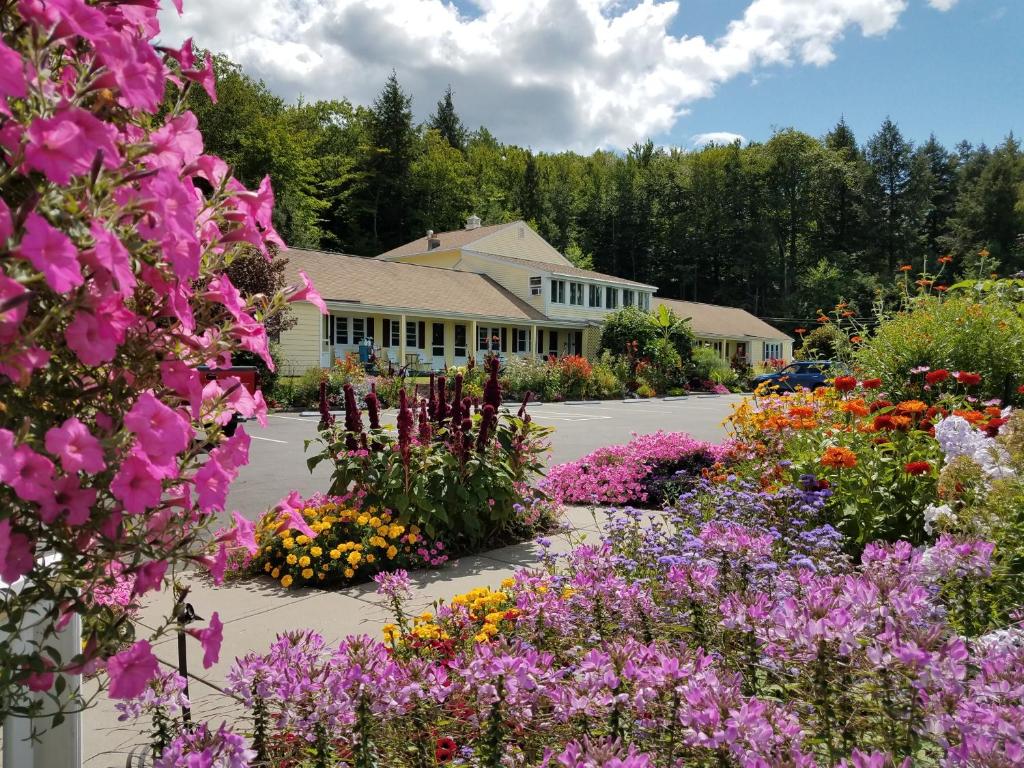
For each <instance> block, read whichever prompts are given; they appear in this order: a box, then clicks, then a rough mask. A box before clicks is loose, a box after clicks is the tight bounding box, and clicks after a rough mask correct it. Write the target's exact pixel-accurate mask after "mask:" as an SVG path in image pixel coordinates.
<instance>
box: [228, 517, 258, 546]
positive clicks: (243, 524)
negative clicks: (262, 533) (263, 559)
mask: <svg viewBox="0 0 1024 768" xmlns="http://www.w3.org/2000/svg"><path fill="white" fill-rule="evenodd" d="M231 517H232V519H233V520H234V521H235V527H234V528H233V529H232V530H231V531H230V534H231V536H232V539H233V540H234V541H235V542H237V543H238V545H239V546H241V547H245V550H246V551H247V552H248V553H249V554H250V555H255V554H256V553H257V552H259V551H260V548H259V545H258V544H257V543H256V526H255V525H254V524H253V522H252V521H251V520H248V519H246V518H244V517H242V515H241V514H240V513H238V512H232V513H231Z"/></svg>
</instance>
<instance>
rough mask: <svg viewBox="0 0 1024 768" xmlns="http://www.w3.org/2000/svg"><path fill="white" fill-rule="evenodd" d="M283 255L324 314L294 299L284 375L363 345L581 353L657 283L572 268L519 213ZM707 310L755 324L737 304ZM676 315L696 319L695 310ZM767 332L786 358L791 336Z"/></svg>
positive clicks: (398, 350)
mask: <svg viewBox="0 0 1024 768" xmlns="http://www.w3.org/2000/svg"><path fill="white" fill-rule="evenodd" d="M286 255H287V258H288V267H287V271H286V277H287V279H288V280H289V281H290V282H291V281H297V280H298V271H299V270H303V271H305V272H306V273H307V274H308V275H309V276H310V279H311V280H312V281H313V284H314V285H315V286H316V287H317V290H318V291H319V292H320V294H321V295H322V296H323V298H324V301H325V302H326V304H327V307H328V310H329V311H330V314H329V315H328V316H326V317H321V316H320V314H319V313H318V312H317V310H316V309H315V308H314V307H313V306H312V305H310V304H306V303H304V302H300V303H298V304H297V305H295V311H296V315H297V320H298V322H297V323H296V325H295V327H294V328H293V329H291V330H289V331H285V332H283V333H282V334H281V339H280V347H281V352H282V355H283V357H284V369H285V372H286V373H301V372H303V371H304V370H306V369H307V368H310V367H314V366H327V365H330V364H331V363H332V361H333V360H336V359H338V358H340V357H344V356H345V355H346V354H347V353H350V352H356V351H357V350H359V348H360V346H361V345H367V344H369V345H372V347H373V349H374V350H375V353H376V354H377V356H378V358H381V359H383V360H388V361H390V362H392V363H394V364H395V365H398V366H404V365H408V366H410V367H411V368H413V369H417V370H440V369H442V368H444V367H445V366H451V365H461V364H464V363H465V362H466V361H467V359H468V357H469V356H470V355H476V356H480V355H482V354H483V353H486V352H495V353H498V354H500V355H502V356H509V355H529V356H532V355H548V354H556V355H564V354H582V355H586V356H588V357H590V356H593V355H594V354H595V353H596V352H597V349H598V345H599V343H600V338H601V323H602V321H603V320H604V318H605V316H606V315H607V314H608V313H609V312H613V311H615V310H617V309H619V308H621V307H626V306H637V307H640V308H641V309H645V310H649V309H650V308H651V307H652V304H653V301H654V298H653V297H654V294H655V293H656V291H657V288H656V287H655V286H653V285H647V284H645V283H638V282H635V281H632V280H625V279H623V278H619V277H614V276H612V275H606V274H602V273H600V272H594V271H592V270H586V269H580V268H578V267H575V266H574V265H573V264H572V263H571V262H570V261H569V260H568V259H566V258H565V257H564V256H563V255H562V254H561V253H559V252H558V251H557V250H556V249H555V248H553V247H552V246H551V245H550V244H549V243H548V242H547V241H545V240H544V238H542V237H541V236H540V235H538V234H537V233H536V232H534V231H533V229H532V228H531V227H530V226H529V225H528V224H526V223H525V222H522V221H513V222H509V223H507V224H497V225H494V226H486V227H485V226H480V219H479V218H477V217H476V216H471V217H469V219H468V220H467V222H466V226H465V228H464V229H460V230H455V231H453V232H441V233H434V232H429V231H428V232H427V234H426V236H424V237H422V238H419V239H417V240H414V241H412V242H410V243H406V244H405V245H403V246H400V247H398V248H395V249H393V250H391V251H388V252H387V253H382V254H381V255H380V256H377V257H376V258H372V259H370V258H362V257H357V256H346V255H343V254H336V253H324V252H321V251H310V250H303V249H297V248H296V249H291V250H289V251H288V252H287V254H286ZM694 306H701V307H708V306H710V305H694ZM714 309H716V310H725V312H726V314H728V313H742V314H743V315H745V316H746V317H748V318H750V319H752V320H755V321H756V318H753V316H750V315H747V314H746V313H744V312H743V311H742V310H734V309H731V308H727V307H715V308H714ZM684 316H686V317H694V325H695V327H696V324H697V321H696V317H695V313H693V312H689V310H687V311H686V313H685V314H684ZM723 317H724V315H723ZM757 322H760V321H757ZM740 325H741V324H740V323H739V322H738V321H736V322H734V323H733V324H732V325H730V326H729V328H728V331H729V332H730V333H731V332H732V331H733V328H737V329H738V328H739V327H740ZM762 325H764V324H763V323H762ZM765 327H766V328H770V326H766V325H765ZM771 331H772V332H774V334H775V336H776V337H778V340H779V341H780V342H781V343H782V344H783V352H784V353H785V354H786V356H789V355H791V353H792V339H789V337H788V336H785V334H779V333H778V331H775V330H774V329H771ZM746 338H747V337H746V336H742V337H740V338H738V339H733V341H740V342H742V341H743V340H745V339H746ZM774 340H775V337H773V341H774ZM785 340H788V342H789V347H788V348H786V347H785ZM750 350H751V351H757V350H756V349H755V347H754V346H751V348H750ZM734 351H735V349H734Z"/></svg>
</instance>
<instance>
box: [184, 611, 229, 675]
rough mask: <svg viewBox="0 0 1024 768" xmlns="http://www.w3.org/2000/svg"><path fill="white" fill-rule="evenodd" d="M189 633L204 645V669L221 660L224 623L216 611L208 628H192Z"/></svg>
mask: <svg viewBox="0 0 1024 768" xmlns="http://www.w3.org/2000/svg"><path fill="white" fill-rule="evenodd" d="M189 634H190V635H192V637H194V638H196V639H197V640H198V641H199V642H200V643H201V644H202V646H203V669H209V668H210V667H212V666H213V665H214V664H216V663H217V662H218V661H219V660H220V646H221V643H222V642H224V625H223V624H222V623H221V620H220V616H219V615H218V614H217V612H216V611H214V612H213V615H212V616H210V626H209V627H207V628H206V629H192V630H189Z"/></svg>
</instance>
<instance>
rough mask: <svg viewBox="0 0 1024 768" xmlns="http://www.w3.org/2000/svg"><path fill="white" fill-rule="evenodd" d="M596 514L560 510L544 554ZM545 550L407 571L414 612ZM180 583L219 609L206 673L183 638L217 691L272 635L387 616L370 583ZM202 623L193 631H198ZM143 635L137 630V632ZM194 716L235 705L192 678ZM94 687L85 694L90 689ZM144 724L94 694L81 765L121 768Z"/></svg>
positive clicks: (500, 552) (595, 527)
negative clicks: (217, 638) (214, 659)
mask: <svg viewBox="0 0 1024 768" xmlns="http://www.w3.org/2000/svg"><path fill="white" fill-rule="evenodd" d="M602 517H603V516H602V514H601V512H600V511H598V512H596V517H595V514H592V512H591V510H589V509H585V508H582V507H568V508H566V510H565V529H564V531H562V532H559V533H556V534H552V535H549V536H547V537H545V538H547V539H549V540H550V541H551V547H550V549H551V550H552V551H555V552H566V551H568V550H569V549H570V548H571V547H572V546H573V542H578V541H579V540H580V538H581V537H586V540H588V541H594V540H596V539H597V538H598V535H599V524H600V521H601V518H602ZM542 551H543V548H542V547H541V546H540V545H538V544H536V543H535V542H524V543H522V544H515V545H513V546H509V547H503V548H501V549H495V550H491V551H489V552H485V553H483V554H480V555H472V556H469V557H463V558H460V559H458V560H455V561H453V562H451V563H449V564H447V565H446V566H445V567H443V568H440V569H437V570H428V571H417V572H414V573H412V574H410V576H411V579H412V584H413V600H412V604H411V606H410V607H411V608H412V609H414V610H415V612H420V611H422V610H425V609H427V608H429V607H430V606H431V605H432V604H433V603H435V602H436V601H438V600H445V601H448V600H450V599H451V598H452V597H454V596H455V595H457V594H460V593H462V592H467V591H469V590H470V589H472V588H473V587H478V586H490V587H497V586H498V585H499V584H500V583H501V581H502V580H503V579H505V578H507V577H509V576H511V575H512V574H514V573H515V572H516V571H517V570H518V569H520V568H524V567H530V566H533V565H536V564H537V563H538V562H539V560H540V556H541V554H542ZM180 580H181V581H182V582H183V583H185V584H187V585H188V586H189V587H190V588H191V594H190V597H189V602H191V603H192V605H193V607H194V608H195V610H196V612H197V613H198V614H199V615H200V616H203V617H205V618H209V616H210V614H211V613H213V612H214V611H217V612H218V613H219V615H220V619H221V621H223V622H224V645H223V647H222V648H221V653H220V662H219V663H218V664H216V665H214V666H213V667H212V668H211V669H208V670H204V669H203V668H202V664H201V661H202V650H201V648H200V647H199V643H198V642H197V641H195V640H193V639H192V638H189V639H188V647H189V671H190V672H191V673H194V674H195V676H196V677H198V678H201V679H202V680H205V681H208V682H209V683H211V684H212V685H215V686H222V685H223V684H224V682H225V677H226V675H227V672H228V670H229V669H230V668H231V665H232V664H233V663H234V660H235V658H236V657H240V656H244V655H246V654H248V653H253V652H256V653H264V652H266V651H267V650H268V649H269V647H270V644H271V643H272V642H273V641H274V639H275V638H276V637H277V635H278V634H279V633H281V632H285V631H288V630H295V629H305V628H311V629H315V630H316V631H317V632H319V633H321V634H322V635H323V636H324V637H325V638H326V640H327V641H328V643H337V642H339V641H340V640H341V639H342V638H344V637H346V636H347V635H354V634H366V635H370V636H372V637H377V638H379V637H380V636H381V635H380V630H381V627H382V626H383V625H384V624H385V623H387V622H388V621H389V620H390V618H391V617H390V614H389V612H388V611H387V610H386V609H384V608H383V607H382V606H381V604H380V601H379V600H378V599H377V597H376V594H375V593H376V585H374V584H373V583H372V582H371V583H368V584H360V585H358V586H353V587H349V588H347V589H343V590H338V591H334V592H327V591H322V590H315V589H294V590H283V589H281V588H280V587H279V586H277V585H276V583H275V582H273V581H271V580H270V579H269V578H245V579H240V580H236V581H231V582H227V583H225V584H223V585H222V586H220V587H214V586H213V585H212V584H211V583H210V582H209V580H208V579H206V578H205V577H203V576H202V575H200V574H198V573H187V574H183V575H182V576H181V578H180ZM171 600H172V597H171V595H169V594H168V593H166V592H163V593H159V594H158V596H157V599H156V600H155V601H154V602H153V603H151V604H149V605H147V606H146V608H144V609H143V611H142V612H141V614H140V616H139V622H140V623H141V624H142V625H143V626H149V627H153V626H155V624H156V622H158V621H160V620H161V618H162V617H163V616H166V615H167V614H168V613H169V612H170V609H171ZM204 625H205V623H204V624H200V625H199V626H204ZM142 631H144V630H143V629H142V627H140V633H141V632H142ZM155 653H156V655H157V657H158V658H159V659H160V660H161V661H163V662H166V663H167V664H168V665H170V666H175V667H176V666H177V641H176V639H175V636H174V634H173V633H170V634H168V635H165V639H163V640H162V641H161V642H159V643H158V644H157V645H156V646H155ZM189 686H190V695H191V699H192V703H193V707H192V711H193V717H194V718H195V719H197V720H212V721H213V722H214V723H215V724H219V723H220V722H221V721H222V720H226V721H228V722H232V721H233V720H234V719H235V717H237V714H238V712H239V711H240V707H238V706H237V705H236V704H235V702H234V701H233V700H232V699H230V698H229V697H227V696H224V695H223V694H221V693H219V692H217V691H216V690H214V689H212V688H210V687H209V686H206V685H204V684H203V683H202V682H201V681H200V680H195V679H193V680H190V681H189ZM95 690H96V687H95V685H94V686H92V689H91V690H88V692H89V693H93V692H95ZM148 725H149V724H148V722H145V721H140V723H139V726H142V727H141V728H140V727H139V726H136V725H134V724H132V723H119V722H118V721H117V711H116V710H115V709H114V706H113V702H112V701H110V700H109V699H107V697H106V695H105V694H100V696H99V698H98V699H97V702H96V706H94V707H93V708H92V709H89V710H88V711H87V712H85V713H84V714H83V731H84V733H85V745H84V747H85V749H84V755H85V765H86V766H89V767H90V768H122V766H124V765H125V759H126V757H127V754H128V752H129V751H131V749H132V747H135V746H138V745H140V744H144V743H145V742H146V735H145V729H146V728H148Z"/></svg>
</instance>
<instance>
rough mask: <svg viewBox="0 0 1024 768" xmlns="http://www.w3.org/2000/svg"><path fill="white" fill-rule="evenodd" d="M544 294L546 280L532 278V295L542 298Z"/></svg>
mask: <svg viewBox="0 0 1024 768" xmlns="http://www.w3.org/2000/svg"><path fill="white" fill-rule="evenodd" d="M542 293H544V278H543V277H531V278H530V295H531V296H540V295H541V294H542Z"/></svg>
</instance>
